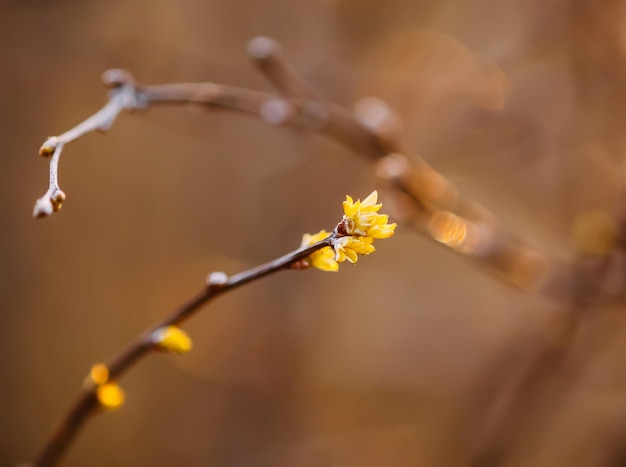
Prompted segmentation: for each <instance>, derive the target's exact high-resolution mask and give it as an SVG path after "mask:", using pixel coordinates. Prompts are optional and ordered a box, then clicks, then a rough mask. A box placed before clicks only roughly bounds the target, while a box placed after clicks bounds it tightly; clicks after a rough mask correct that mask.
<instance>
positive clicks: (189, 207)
mask: <svg viewBox="0 0 626 467" xmlns="http://www.w3.org/2000/svg"><path fill="white" fill-rule="evenodd" d="M625 21H626V3H625V2H623V1H621V0H620V1H616V0H607V1H601V0H599V1H595V2H590V1H585V0H550V1H546V0H472V1H465V0H419V1H402V0H387V1H385V2H378V1H373V0H358V1H356V0H298V1H293V0H232V1H228V2H226V1H217V0H209V1H200V0H184V1H177V2H174V1H165V0H151V1H148V0H130V1H118V0H111V1H108V2H96V1H78V0H75V1H72V0H65V1H61V0H58V1H54V0H50V1H44V0H40V1H36V0H24V1H18V0H14V1H10V0H4V1H3V2H1V3H0V31H1V32H0V38H1V40H0V57H1V58H2V62H1V64H0V141H1V142H2V157H1V158H0V173H1V174H2V181H1V184H0V190H1V191H0V197H1V199H3V200H4V202H3V203H2V205H1V207H0V216H1V217H0V225H1V226H2V230H1V231H0V245H1V247H0V264H1V269H0V274H1V280H0V303H1V308H0V352H1V353H0V355H1V357H0V377H1V378H2V379H1V380H2V384H1V385H0V387H1V389H0V394H1V395H2V397H1V400H2V402H3V404H2V409H1V412H0V413H1V414H2V415H1V416H0V464H1V465H7V466H9V465H14V464H16V463H18V462H23V461H28V460H32V459H33V457H34V456H35V454H36V452H37V450H38V449H39V448H40V446H41V445H42V443H43V442H44V439H45V438H46V436H47V435H48V433H49V432H50V429H51V427H52V426H53V424H54V423H55V422H56V421H57V420H58V419H59V418H60V416H61V415H62V414H63V413H64V412H65V411H66V410H67V408H68V407H69V405H70V403H71V401H72V400H73V398H74V397H75V396H76V394H77V393H78V391H79V388H80V384H81V381H82V380H83V378H84V376H85V375H86V373H87V372H88V370H89V368H90V366H91V365H92V364H93V363H95V362H99V361H103V360H106V359H107V358H109V357H110V356H111V355H113V354H114V353H115V352H116V351H117V350H119V349H120V348H121V347H122V346H123V345H125V343H127V342H128V341H129V340H130V339H132V338H133V337H134V336H135V335H136V334H137V333H139V332H140V331H141V330H143V329H145V328H146V327H147V326H148V325H149V324H151V323H153V322H155V321H156V320H157V319H158V318H160V317H162V316H164V315H165V314H166V313H167V312H169V311H170V310H171V309H172V308H173V307H175V306H176V305H177V304H178V303H180V302H181V301H182V300H184V299H185V298H187V297H188V296H190V295H191V294H193V293H194V292H195V291H196V290H198V289H199V288H200V287H202V285H203V281H204V278H205V276H206V274H207V273H208V272H210V271H214V270H223V271H225V272H227V273H235V272H237V271H240V270H242V269H244V268H246V267H249V266H253V265H256V264H258V263H260V262H263V261H266V260H269V259H271V258H274V257H276V256H278V255H281V254H283V253H285V252H287V251H289V250H291V249H293V248H295V247H297V246H298V244H299V242H300V237H301V235H302V234H303V233H304V232H313V231H317V230H319V229H321V228H332V227H333V226H334V224H335V223H336V221H337V220H338V218H339V216H340V214H341V207H340V203H341V201H342V199H343V197H344V196H345V194H347V193H349V194H351V195H353V196H357V197H364V196H366V195H367V194H368V193H369V192H370V191H371V190H372V189H374V188H378V189H379V190H383V189H384V185H382V184H381V182H380V181H379V180H378V179H376V178H375V176H374V172H373V170H372V167H371V166H369V165H368V164H367V163H366V161H364V160H363V159H361V158H359V157H358V156H356V155H354V154H351V153H349V152H348V151H347V150H345V149H344V148H342V147H340V146H338V145H337V144H335V143H333V142H330V141H327V140H324V139H322V138H321V137H319V136H317V135H313V134H308V133H304V132H294V131H291V130H288V129H275V128H271V127H268V126H267V125H264V124H263V123H261V122H259V121H256V120H254V119H250V118H248V117H245V116H241V115H235V114H230V113H219V112H204V111H198V110H197V109H190V108H169V109H164V108H160V109H152V110H149V111H148V112H145V113H135V114H132V115H127V114H125V115H122V116H121V117H120V118H119V119H118V121H117V122H116V123H115V125H114V127H113V129H112V130H111V131H110V132H109V133H107V134H106V135H104V136H103V135H98V134H95V135H89V136H87V137H85V138H84V139H81V140H79V141H77V142H75V143H73V144H71V145H69V146H67V147H66V149H65V152H64V154H63V157H62V160H61V171H60V184H61V187H62V189H63V190H64V191H65V192H66V193H67V195H68V200H67V201H66V203H65V205H64V209H63V210H62V212H61V213H59V214H58V215H54V216H53V217H52V218H49V219H44V220H42V221H36V220H33V219H32V217H31V212H32V207H33V204H34V201H35V199H36V198H38V197H40V196H41V195H42V194H43V193H44V192H45V190H46V188H47V183H48V181H47V177H48V163H47V161H44V160H41V159H40V158H39V157H38V156H37V150H38V147H39V145H40V144H41V143H42V142H43V140H44V139H45V138H46V137H47V136H48V135H52V134H59V133H61V132H63V131H65V130H66V129H68V128H69V127H71V126H73V125H75V124H76V123H78V122H79V121H80V120H82V119H83V118H85V117H86V116H88V115H90V114H91V113H93V112H94V111H96V110H97V109H98V108H99V107H100V106H101V105H102V103H103V102H104V100H105V94H104V90H103V88H102V87H101V86H100V84H99V77H100V74H101V73H102V72H103V71H104V70H105V69H107V68H110V67H122V68H127V69H129V70H130V71H131V72H132V73H133V74H134V76H135V78H136V79H137V80H138V81H140V82H142V83H160V82H176V81H202V80H211V81H216V82H223V83H228V84H235V85H241V86H248V87H252V88H257V89H270V88H269V86H268V85H267V84H266V83H265V82H264V80H263V79H262V78H261V77H260V76H259V75H258V74H257V73H256V72H255V71H254V70H253V68H252V66H251V65H250V64H249V63H248V61H247V59H246V57H245V47H246V43H247V41H248V40H249V39H250V38H252V37H254V36H256V35H259V34H262V35H267V36H270V37H273V38H275V39H277V40H279V41H280V42H281V43H282V44H283V47H284V50H285V56H286V58H287V59H288V61H289V62H290V63H291V64H292V65H293V67H294V68H295V69H296V70H298V71H299V72H300V73H301V74H302V75H303V76H304V77H305V78H306V79H307V80H308V81H310V82H311V83H312V85H313V86H315V87H316V88H317V89H318V90H319V91H320V92H321V93H323V94H324V95H325V96H327V97H329V98H331V99H333V100H336V101H338V102H340V103H342V104H345V105H348V106H352V105H353V103H354V102H355V101H356V100H357V99H358V98H360V97H363V96H365V95H377V96H379V97H381V98H383V99H385V100H386V101H387V102H388V103H389V104H390V105H391V106H392V107H394V108H395V109H396V110H397V112H398V113H399V114H400V115H401V116H402V117H403V119H404V122H405V131H406V135H407V138H408V140H409V141H410V142H411V145H412V147H413V149H414V150H415V151H416V152H417V153H419V154H420V155H421V156H422V157H424V158H425V159H426V160H427V161H428V162H429V163H431V164H432V165H433V166H434V167H435V168H437V169H438V170H440V171H441V172H442V173H443V174H444V175H446V176H447V177H449V178H450V179H451V180H452V181H454V182H455V183H456V184H457V185H458V186H459V187H460V188H461V190H462V191H463V192H464V193H466V194H469V195H471V196H473V197H475V198H476V199H478V200H479V201H480V202H482V203H483V204H485V205H486V206H488V207H489V208H490V209H492V210H493V211H494V212H496V213H497V214H498V215H499V216H500V218H501V220H502V222H503V223H504V224H505V225H506V226H507V227H508V228H509V229H511V230H512V231H514V232H515V233H516V234H517V235H519V236H520V237H521V238H523V239H524V240H525V241H526V242H528V243H529V244H531V245H533V246H535V247H537V248H538V249H540V250H541V251H544V252H547V253H549V254H550V255H552V256H555V257H561V258H567V257H568V256H569V255H570V253H569V252H570V251H571V241H570V230H571V226H572V224H573V223H574V221H575V220H576V219H577V217H578V216H579V215H580V214H581V213H584V212H587V211H589V210H592V209H597V208H605V207H608V206H610V205H611V203H612V202H614V200H615V199H617V197H618V196H619V195H620V193H621V190H622V188H623V185H624V176H623V169H624V167H623V152H624V149H626V146H625V143H626V141H625V139H624V131H623V126H624V123H626V118H625V117H626V115H625V113H626V100H625V97H626V92H625V91H624V90H625V89H626V61H625V59H626V33H625V31H626V27H625V26H626V24H625ZM378 250H379V251H377V253H376V254H374V255H373V256H371V257H368V258H366V259H363V260H362V261H361V262H359V264H358V265H357V266H356V267H352V266H350V265H346V266H343V267H342V269H341V271H340V272H339V273H337V274H331V273H322V272H320V271H304V272H284V273H280V274H278V275H277V276H274V277H271V278H268V279H266V280H263V281H261V282H257V283H255V284H252V285H250V286H248V287H246V288H244V289H241V290H239V291H236V292H235V293H233V294H231V295H228V296H225V297H223V298H220V299H219V300H217V301H216V302H214V303H212V304H211V305H210V306H209V307H207V309H206V310H204V311H203V312H202V313H201V314H200V315H199V316H198V317H197V318H194V319H193V320H191V321H190V322H189V323H188V325H186V326H185V329H186V330H187V331H188V332H189V334H190V335H191V337H192V338H193V340H194V343H195V348H194V351H193V352H192V353H191V354H190V355H189V356H186V357H179V358H174V357H168V356H163V355H155V356H151V357H150V358H148V359H147V360H145V361H142V362H141V364H140V365H139V366H137V367H136V368H134V369H133V371H132V372H131V373H130V374H129V375H128V376H127V377H125V378H124V379H123V380H122V382H121V384H122V386H123V387H124V389H125V390H126V392H127V397H128V398H127V403H126V405H125V406H124V407H123V409H122V410H120V411H119V412H118V413H115V414H112V415H104V416H100V417H97V418H96V419H93V420H91V421H90V422H89V423H88V424H87V426H86V428H85V430H84V431H83V432H82V433H81V435H80V436H79V438H78V439H77V442H76V443H75V444H74V445H73V446H72V447H71V449H70V451H69V454H68V456H67V458H66V460H65V461H66V462H65V465H67V466H94V467H98V466H112V465H115V466H144V465H145V466H147V465H154V466H220V467H227V466H255V467H261V466H268V467H269V466H295V467H309V466H311V467H312V466H315V467H318V466H363V467H368V466H457V465H458V466H462V465H469V464H471V463H472V462H473V461H472V454H471V453H472V443H473V442H474V440H473V439H472V436H473V434H474V430H473V428H472V427H473V426H474V424H477V425H480V424H481V423H482V418H481V416H482V412H481V408H480V407H481V404H484V403H485V400H484V399H485V398H486V399H490V397H491V396H490V394H492V393H498V384H499V381H501V380H502V381H504V380H505V379H506V378H508V377H509V376H510V375H511V373H512V372H513V373H514V372H515V371H516V368H518V366H519V365H520V362H521V361H524V358H525V357H524V355H525V354H524V351H525V350H524V349H528V350H529V351H531V352H532V349H533V346H534V345H535V344H536V343H537V342H541V341H542V339H544V338H545V335H546V334H547V333H549V326H548V323H549V322H550V320H551V318H552V317H554V315H555V314H558V313H562V310H559V309H558V308H557V307H554V306H553V305H552V304H550V303H548V302H546V301H543V300H542V299H539V298H537V297H533V296H531V295H528V294H525V293H522V292H519V291H516V290H514V289H511V288H509V287H508V286H506V285H504V284H502V283H500V282H499V281H498V280H497V279H495V278H493V277H491V276H490V275H488V274H485V273H484V272H483V271H481V270H480V269H477V268H476V267H475V266H474V265H472V264H470V263H468V262H466V261H465V260H463V259H462V258H460V257H458V256H456V255H454V254H453V253H452V252H450V251H448V250H446V249H444V248H441V247H438V246H436V245H435V244H433V243H432V242H431V241H428V240H426V239H424V238H422V237H421V236H419V235H417V234H415V233H414V232H412V231H410V230H409V229H404V228H402V225H400V227H399V228H398V231H397V234H396V236H395V237H394V238H393V239H392V240H389V241H386V242H383V243H382V244H381V245H380V247H379V249H378ZM596 311H597V313H594V314H593V315H592V316H591V317H590V318H589V320H588V322H587V323H586V324H585V326H584V327H583V329H582V330H581V331H580V333H579V334H578V335H577V336H576V339H575V342H574V344H573V348H572V349H570V351H569V352H568V354H567V357H566V358H565V361H564V362H562V363H561V364H560V365H558V366H557V367H556V368H555V371H554V373H553V374H551V375H550V377H549V378H548V380H547V381H546V382H545V384H543V385H542V386H541V388H540V389H539V390H538V392H537V395H536V396H535V397H534V398H533V399H532V401H531V402H530V403H529V404H528V406H525V407H523V412H524V413H525V415H526V416H525V417H524V418H523V420H522V421H521V422H519V424H518V423H517V422H516V428H517V431H516V435H515V437H514V438H513V441H512V442H511V443H510V445H508V446H507V453H506V456H504V457H503V458H502V459H503V460H501V461H498V462H502V465H518V466H523V465H533V466H579V465H580V466H596V465H626V455H625V454H624V451H622V452H620V447H619V446H620V445H622V444H623V443H624V439H626V436H624V435H625V434H626V366H625V365H624V361H625V358H624V357H625V356H626V344H625V342H626V339H625V338H624V337H626V329H625V324H626V323H625V322H624V318H623V317H622V315H623V308H620V306H619V305H611V306H606V307H602V308H599V309H598V310H596ZM494 369H495V370H494ZM486 382H487V383H488V384H485V383H486ZM494 388H495V389H494ZM490 391H491V392H490ZM620 434H621V435H622V436H623V438H622V439H621V441H620V440H619V436H620ZM485 465H495V464H493V463H492V464H485ZM498 465H500V464H499V463H498Z"/></svg>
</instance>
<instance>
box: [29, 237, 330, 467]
mask: <svg viewBox="0 0 626 467" xmlns="http://www.w3.org/2000/svg"><path fill="white" fill-rule="evenodd" d="M340 236H341V235H339V234H337V233H336V232H335V233H333V234H331V235H329V236H328V237H326V238H325V239H323V240H321V241H319V242H317V243H315V244H313V245H311V246H307V247H303V248H300V249H298V250H295V251H292V252H291V253H288V254H286V255H284V256H282V257H280V258H278V259H275V260H273V261H270V262H268V263H265V264H262V265H260V266H257V267H255V268H252V269H248V270H247V271H243V272H240V273H239V274H235V275H233V276H230V277H227V276H226V275H225V274H224V273H221V272H215V273H212V274H210V275H209V276H208V278H207V284H206V287H205V288H203V289H202V290H201V291H200V292H198V293H197V294H196V295H194V296H193V297H192V298H190V299H189V300H188V301H187V302H186V303H184V304H183V305H181V306H180V307H178V308H177V309H176V310H174V311H173V312H172V313H171V314H170V315H169V316H167V317H166V318H165V319H163V320H161V321H160V322H158V323H157V324H155V325H153V326H152V327H150V328H149V329H148V330H146V331H145V332H144V333H142V334H141V335H139V336H138V337H137V338H136V339H135V340H134V341H133V342H131V343H130V344H129V345H128V346H127V347H126V348H125V349H124V350H122V351H121V352H120V353H119V354H118V355H117V356H115V357H114V358H113V359H112V360H111V361H110V362H109V363H108V364H106V367H105V368H106V370H105V371H106V372H107V376H106V378H105V380H106V381H115V380H118V379H119V378H120V377H121V376H122V375H123V374H124V373H125V372H126V371H128V370H129V369H130V368H131V367H132V366H133V365H135V364H136V363H137V362H138V361H139V360H140V359H141V358H142V357H144V356H146V355H147V354H149V353H150V352H152V351H156V350H158V346H157V344H158V336H159V335H160V334H159V333H160V331H161V330H163V329H165V328H167V327H168V326H178V325H180V324H182V323H183V322H184V321H186V320H187V319H189V318H190V317H191V316H192V315H194V314H195V313H197V312H198V311H199V310H200V308H201V307H202V306H203V305H205V304H206V303H207V302H209V301H210V300H212V299H213V298H215V297H217V296H219V295H221V294H223V293H225V292H228V291H231V290H234V289H236V288H238V287H241V286H242V285H245V284H247V283H249V282H252V281H255V280H257V279H260V278H262V277H265V276H268V275H270V274H273V273H275V272H277V271H280V270H283V269H289V268H291V267H296V266H298V264H299V263H301V261H302V260H303V259H304V258H307V257H308V256H310V255H311V254H312V253H314V252H316V251H318V250H320V249H322V248H324V247H326V246H331V245H332V244H333V241H334V240H335V239H337V238H339V237H340ZM107 370H108V371H107ZM103 382H104V381H94V380H93V378H92V379H88V380H87V381H86V384H85V387H84V389H83V391H82V392H81V394H80V395H79V396H78V398H77V399H76V401H75V402H74V404H73V406H72V407H71V409H70V410H69V412H68V413H67V415H66V416H65V418H64V419H63V420H62V421H61V423H60V424H59V425H58V427H57V428H56V429H55V430H54V432H53V433H52V435H51V437H50V438H49V439H48V441H47V442H46V444H45V446H44V447H43V449H42V450H41V452H40V453H39V455H38V456H37V460H36V461H35V462H34V464H32V467H46V466H53V465H56V464H57V462H58V461H59V459H60V458H61V456H62V455H63V454H64V452H65V451H66V450H67V448H68V446H69V445H70V443H71V442H72V441H73V440H74V438H75V437H76V435H77V434H78V432H79V431H80V429H81V428H82V426H83V425H84V423H85V422H86V421H87V419H88V418H89V417H90V416H91V415H93V414H95V413H96V412H97V411H98V409H99V408H100V402H99V399H98V389H99V387H100V386H101V385H102V383H103Z"/></svg>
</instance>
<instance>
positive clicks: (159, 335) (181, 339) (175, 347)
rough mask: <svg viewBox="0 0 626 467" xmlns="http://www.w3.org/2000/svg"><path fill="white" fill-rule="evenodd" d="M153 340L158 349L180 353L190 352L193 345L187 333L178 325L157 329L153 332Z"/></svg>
mask: <svg viewBox="0 0 626 467" xmlns="http://www.w3.org/2000/svg"><path fill="white" fill-rule="evenodd" d="M152 341H153V342H154V344H155V346H156V347H157V348H158V349H160V350H165V351H167V352H171V353H175V354H178V355H184V354H186V353H189V351H190V350H191V347H192V346H193V343H192V342H191V339H190V338H189V336H188V335H187V333H186V332H185V331H183V330H182V329H180V328H179V327H176V326H166V327H164V328H160V329H157V330H156V331H154V333H153V334H152Z"/></svg>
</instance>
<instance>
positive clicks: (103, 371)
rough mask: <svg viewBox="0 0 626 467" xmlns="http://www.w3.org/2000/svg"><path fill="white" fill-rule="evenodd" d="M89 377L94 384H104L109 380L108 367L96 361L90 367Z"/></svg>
mask: <svg viewBox="0 0 626 467" xmlns="http://www.w3.org/2000/svg"><path fill="white" fill-rule="evenodd" d="M89 378H90V379H91V381H92V382H94V383H95V384H98V385H100V384H104V383H106V382H107V381H108V380H109V369H108V368H107V366H106V365H105V364H104V363H97V364H95V365H94V366H92V367H91V371H90V372H89Z"/></svg>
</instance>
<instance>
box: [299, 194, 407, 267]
mask: <svg viewBox="0 0 626 467" xmlns="http://www.w3.org/2000/svg"><path fill="white" fill-rule="evenodd" d="M381 207H382V204H378V193H377V192H376V191H373V192H372V193H371V194H370V195H369V196H368V197H367V198H365V199H364V200H363V201H361V200H357V201H356V202H355V201H354V200H353V199H352V198H351V197H350V196H346V200H345V201H344V202H343V212H344V216H343V219H342V221H341V222H340V223H339V225H338V226H337V229H336V230H335V234H336V238H335V239H334V240H333V246H332V247H330V246H327V247H324V248H322V249H321V250H318V251H316V252H315V253H313V254H311V255H310V256H309V257H308V258H307V263H308V265H310V266H313V267H316V268H318V269H321V270H322V271H337V270H338V269H339V263H343V262H344V261H346V260H348V261H349V262H351V263H353V264H354V263H356V262H357V261H358V259H359V255H361V256H365V255H369V254H370V253H372V252H373V251H375V248H374V244H373V243H374V239H382V238H389V237H391V236H392V235H393V234H394V231H395V229H396V224H388V221H389V216H387V215H385V214H378V211H379V210H380V208H381ZM329 235H331V234H330V233H329V232H326V231H325V230H321V231H319V232H318V233H316V234H314V235H310V234H305V235H304V236H303V237H302V245H301V246H302V247H305V246H309V245H313V244H315V243H317V242H319V241H321V240H324V239H325V238H328V236H329Z"/></svg>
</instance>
